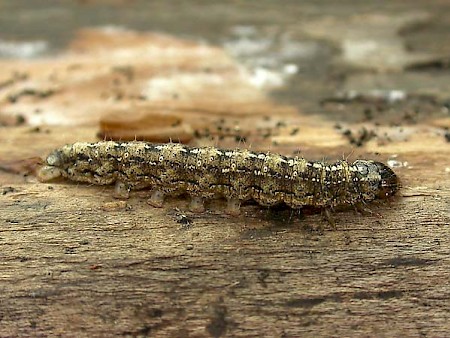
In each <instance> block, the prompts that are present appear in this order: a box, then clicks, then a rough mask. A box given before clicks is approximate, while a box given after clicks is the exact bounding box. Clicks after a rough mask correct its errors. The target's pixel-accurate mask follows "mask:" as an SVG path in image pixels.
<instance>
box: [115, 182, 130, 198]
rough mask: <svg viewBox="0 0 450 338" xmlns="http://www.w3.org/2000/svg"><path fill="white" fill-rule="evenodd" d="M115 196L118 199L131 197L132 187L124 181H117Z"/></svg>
mask: <svg viewBox="0 0 450 338" xmlns="http://www.w3.org/2000/svg"><path fill="white" fill-rule="evenodd" d="M113 197H114V198H117V199H128V198H129V197H130V187H129V186H128V185H127V184H125V183H123V182H120V181H117V182H116V185H115V186H114V193H113Z"/></svg>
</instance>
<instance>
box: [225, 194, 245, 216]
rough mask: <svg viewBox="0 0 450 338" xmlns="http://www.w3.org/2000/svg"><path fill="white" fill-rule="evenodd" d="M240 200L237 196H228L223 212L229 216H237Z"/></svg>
mask: <svg viewBox="0 0 450 338" xmlns="http://www.w3.org/2000/svg"><path fill="white" fill-rule="evenodd" d="M240 208H241V201H240V200H239V199H237V198H229V199H227V208H226V209H225V213H227V214H228V215H231V216H238V215H239V214H240V213H241V211H240Z"/></svg>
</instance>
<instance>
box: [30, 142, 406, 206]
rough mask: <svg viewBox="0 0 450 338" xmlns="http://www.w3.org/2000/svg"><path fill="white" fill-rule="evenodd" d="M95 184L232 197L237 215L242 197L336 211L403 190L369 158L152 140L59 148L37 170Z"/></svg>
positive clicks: (154, 198)
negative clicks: (313, 157)
mask: <svg viewBox="0 0 450 338" xmlns="http://www.w3.org/2000/svg"><path fill="white" fill-rule="evenodd" d="M61 176H62V177H64V178H68V179H70V180H73V181H78V182H87V183H91V184H98V185H104V184H115V194H116V195H117V196H118V197H123V198H127V197H128V193H129V191H130V190H137V189H144V188H149V187H151V188H152V189H153V192H152V194H151V198H150V199H149V204H151V205H153V206H156V207H161V206H162V204H163V201H164V198H165V196H174V195H175V196H176V195H180V194H183V193H187V194H189V195H190V196H191V198H192V200H191V205H190V208H191V210H192V211H197V212H201V211H203V210H204V206H203V201H204V199H211V198H216V197H222V198H225V199H227V212H228V213H230V214H237V213H239V208H240V203H241V202H242V201H246V200H250V199H253V200H255V201H256V202H258V203H259V204H260V205H263V206H271V205H275V204H278V203H286V204H287V205H288V206H290V207H291V208H294V209H300V208H301V207H302V206H313V207H319V208H326V209H331V208H335V207H340V206H345V205H358V204H360V203H365V202H369V201H372V200H375V199H385V198H387V197H389V196H392V195H394V194H395V193H396V191H397V190H398V179H397V176H396V175H395V173H394V172H393V171H392V170H391V169H390V168H389V167H388V166H386V165H385V164H383V163H380V162H375V161H370V160H357V161H355V162H353V163H348V162H347V161H338V162H335V163H332V164H327V163H323V162H311V161H307V160H305V159H303V158H298V157H286V156H282V155H278V154H273V153H261V152H252V151H249V150H245V149H244V150H242V149H236V150H224V149H218V148H214V147H202V148H193V147H187V146H184V145H181V144H176V143H169V144H152V143H146V142H113V141H105V142H97V143H82V142H78V143H74V144H70V145H66V146H63V147H62V148H60V149H57V150H55V151H53V152H52V153H51V154H50V155H49V156H48V157H47V159H46V165H45V166H43V167H42V168H41V170H40V172H39V174H38V177H39V178H40V180H41V181H50V180H52V179H55V178H57V177H61Z"/></svg>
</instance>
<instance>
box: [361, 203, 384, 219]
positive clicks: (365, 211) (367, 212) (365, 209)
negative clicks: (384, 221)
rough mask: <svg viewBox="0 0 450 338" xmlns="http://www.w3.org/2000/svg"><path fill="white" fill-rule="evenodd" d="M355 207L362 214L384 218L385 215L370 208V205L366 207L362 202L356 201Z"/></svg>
mask: <svg viewBox="0 0 450 338" xmlns="http://www.w3.org/2000/svg"><path fill="white" fill-rule="evenodd" d="M355 209H356V211H357V212H359V213H360V214H362V215H366V216H378V217H379V218H382V217H383V216H382V215H380V214H379V213H377V212H375V211H373V210H371V209H369V208H368V207H366V206H365V205H364V204H362V203H356V204H355Z"/></svg>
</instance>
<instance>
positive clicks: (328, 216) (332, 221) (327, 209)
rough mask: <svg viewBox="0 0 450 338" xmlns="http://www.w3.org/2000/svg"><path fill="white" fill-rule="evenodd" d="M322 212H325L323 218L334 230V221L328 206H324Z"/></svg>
mask: <svg viewBox="0 0 450 338" xmlns="http://www.w3.org/2000/svg"><path fill="white" fill-rule="evenodd" d="M323 210H324V211H323V212H324V214H325V218H326V220H327V222H328V224H329V225H331V227H332V228H333V229H334V230H336V222H335V221H334V218H333V215H332V210H331V209H330V208H325V209H323Z"/></svg>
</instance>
